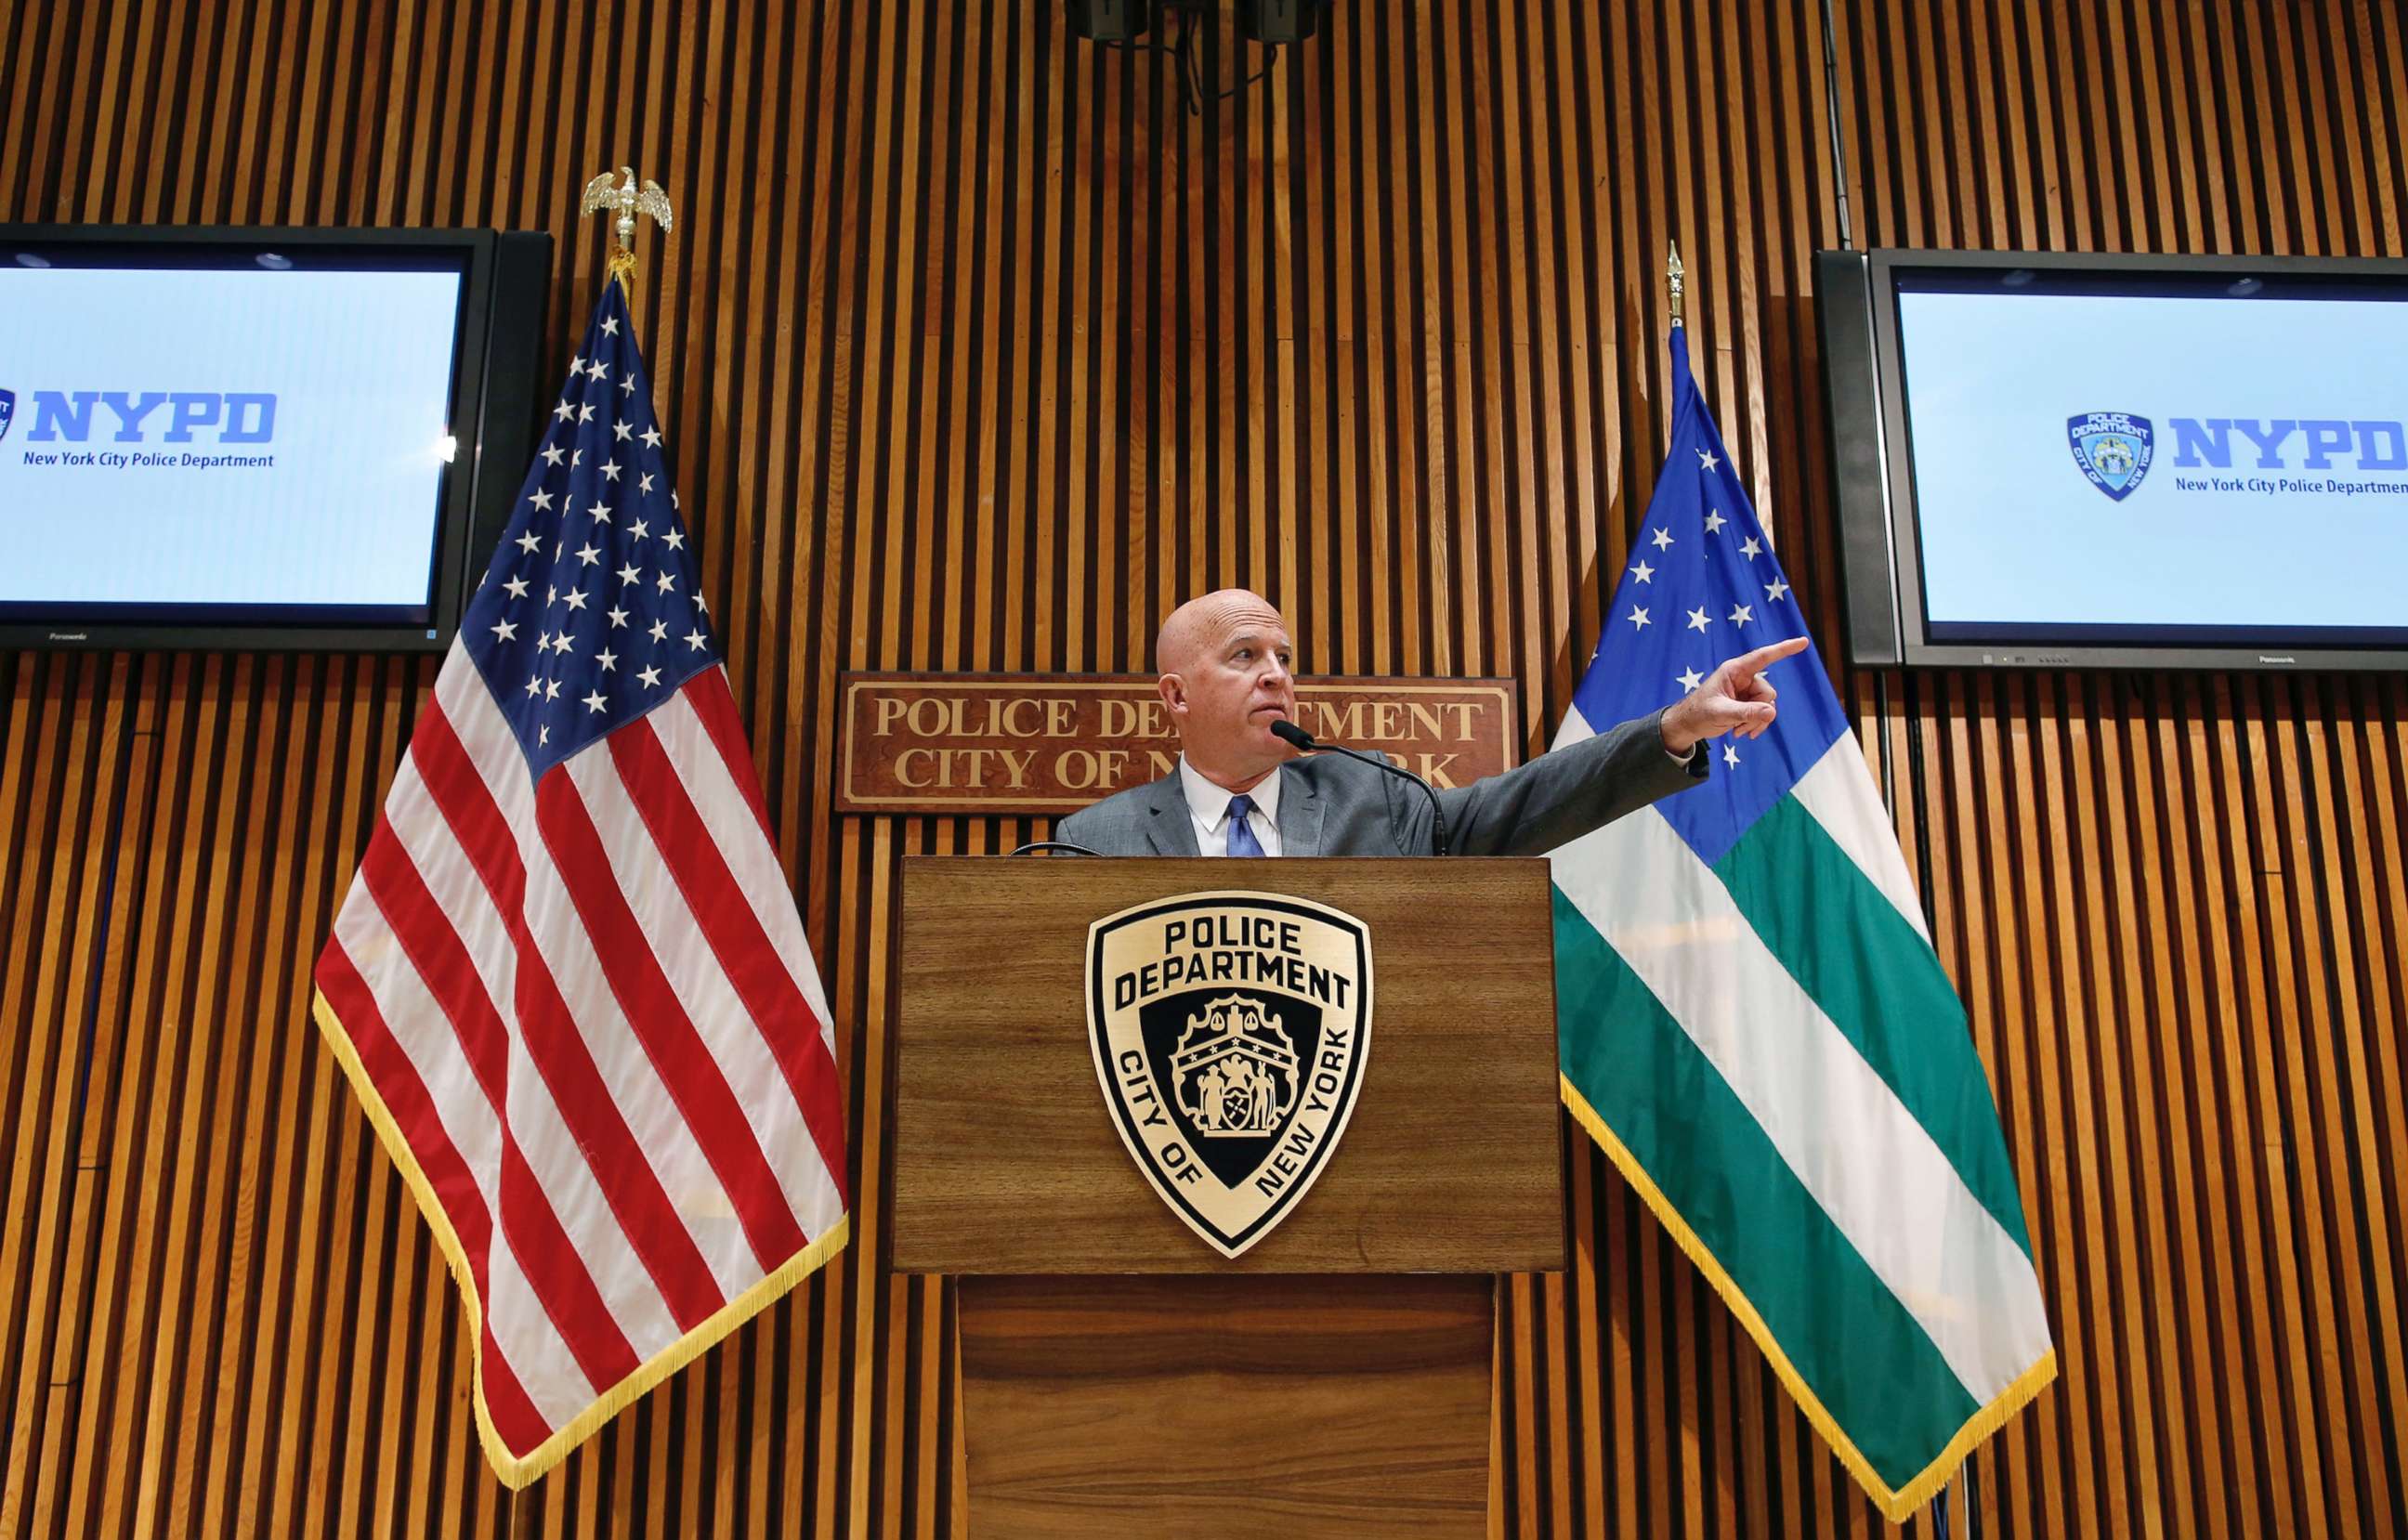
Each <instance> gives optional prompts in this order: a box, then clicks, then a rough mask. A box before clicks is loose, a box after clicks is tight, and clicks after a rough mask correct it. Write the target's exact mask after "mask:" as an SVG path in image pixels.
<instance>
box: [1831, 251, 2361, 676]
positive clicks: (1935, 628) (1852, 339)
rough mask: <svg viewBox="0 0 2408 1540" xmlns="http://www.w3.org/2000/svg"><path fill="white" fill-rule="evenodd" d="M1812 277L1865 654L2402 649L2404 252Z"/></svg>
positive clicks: (1879, 659) (2292, 659) (2107, 658)
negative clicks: (2399, 256) (2377, 256)
mask: <svg viewBox="0 0 2408 1540" xmlns="http://www.w3.org/2000/svg"><path fill="white" fill-rule="evenodd" d="M1815 278H1816V281H1815V303H1816V312H1817V318H1818V323H1819V328H1820V332H1821V337H1822V349H1823V366H1824V382H1825V387H1826V394H1825V400H1826V404H1827V408H1828V414H1829V421H1830V428H1831V434H1832V442H1833V446H1834V451H1835V452H1834V456H1833V467H1834V480H1835V486H1836V492H1837V495H1838V499H1839V510H1840V521H1841V527H1842V536H1843V554H1844V563H1843V565H1844V569H1845V572H1846V576H1847V596H1848V611H1847V613H1848V626H1849V643H1850V649H1851V652H1852V655H1853V656H1854V658H1855V660H1856V662H1857V663H1860V664H1864V665H1867V666H1888V665H1893V664H1899V663H1903V664H1907V665H1933V666H1947V667H1959V666H1973V667H1982V666H1989V667H2067V666H2071V667H2121V668H2220V669H2267V670H2296V669H2403V668H2408V583H2403V582H2402V581H2401V577H2400V575H2401V573H2402V572H2403V571H2408V263H2401V262H2385V261H2359V260H2343V259H2306V258H2267V257H2158V256H2102V255H2080V254H2064V253H2037V252H2012V251H1911V250H1877V251H1825V252H1821V253H1818V254H1817V257H1816V264H1815Z"/></svg>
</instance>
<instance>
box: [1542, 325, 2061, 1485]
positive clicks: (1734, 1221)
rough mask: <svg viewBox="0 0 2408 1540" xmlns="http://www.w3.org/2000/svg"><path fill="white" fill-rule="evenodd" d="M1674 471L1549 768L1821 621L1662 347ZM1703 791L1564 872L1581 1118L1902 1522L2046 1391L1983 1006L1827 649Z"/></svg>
mask: <svg viewBox="0 0 2408 1540" xmlns="http://www.w3.org/2000/svg"><path fill="white" fill-rule="evenodd" d="M1672 385H1673V394H1672V402H1673V405H1672V448H1671V451H1670V456H1669V457H1668V459H1667V460H1666V463H1665V465H1664V472H1663V476H1662V478H1660V479H1659V480H1658V481H1657V482H1656V494H1655V497H1654V498H1653V499H1652V500H1651V501H1650V502H1649V504H1648V506H1647V518H1646V521H1645V523H1644V525H1643V526H1642V527H1641V531H1640V534H1639V539H1638V541H1637V543H1636V544H1635V546H1634V547H1633V548H1632V554H1631V557H1630V564H1629V566H1628V568H1627V571H1625V573H1624V574H1623V577H1622V580H1621V582H1620V583H1619V584H1618V585H1616V587H1615V589H1614V595H1613V607H1612V610H1611V612H1610V614H1609V617H1608V619H1607V620H1606V631H1605V635H1604V637H1603V638H1602V639H1601V641H1600V642H1599V644H1598V650H1597V654H1596V656H1595V657H1594V658H1593V659H1592V660H1591V662H1590V663H1589V667H1588V672H1587V673H1586V674H1585V675H1584V677H1583V678H1582V679H1581V683H1580V688H1579V689H1578V691H1576V692H1574V694H1573V697H1572V710H1571V712H1570V714H1569V715H1568V716H1566V718H1565V719H1564V723H1563V727H1562V730H1561V731H1560V732H1559V733H1558V734H1556V738H1555V743H1556V746H1557V747H1561V746H1562V745H1564V744H1567V743H1574V742H1577V741H1579V740H1580V739H1582V738H1584V737H1586V736H1588V735H1589V734H1591V733H1592V732H1593V731H1594V730H1595V728H1594V727H1593V725H1592V724H1612V723H1614V722H1618V721H1623V720H1627V719H1629V718H1632V717H1637V716H1641V715H1643V714H1645V713H1647V712H1650V711H1653V710H1655V709H1656V707H1658V706H1663V705H1665V704H1666V703H1668V702H1670V701H1673V700H1677V699H1679V698H1680V697H1681V696H1682V695H1683V694H1684V693H1685V692H1687V691H1689V690H1690V689H1693V688H1695V687H1696V685H1697V683H1698V682H1699V679H1701V678H1702V677H1704V676H1705V675H1707V674H1708V673H1711V672H1712V671H1713V667H1714V665H1715V664H1716V663H1719V662H1720V661H1722V660H1723V659H1725V658H1727V657H1730V656H1732V655H1734V654H1736V653H1739V652H1742V651H1745V650H1747V649H1752V648H1756V647H1761V646H1763V645H1765V644H1766V643H1768V642H1774V641H1779V640H1782V639H1784V638H1785V637H1790V636H1797V635H1803V634H1804V632H1805V620H1804V617H1803V616H1802V615H1801V614H1800V613H1799V606H1798V603H1797V600H1796V599H1795V597H1794V596H1793V595H1792V594H1791V593H1790V591H1789V584H1788V581H1787V579H1786V578H1785V577H1784V576H1783V574H1782V570H1781V564H1780V563H1779V561H1778V560H1776V559H1775V557H1774V556H1773V553H1772V548H1771V546H1770V543H1769V542H1768V541H1767V540H1766V539H1765V537H1764V528H1763V526H1762V525H1761V524H1760V523H1758V522H1757V520H1756V510H1755V509H1754V508H1753V507H1751V506H1749V504H1748V500H1747V496H1746V494H1745V492H1742V489H1741V486H1740V482H1739V479H1738V478H1737V477H1736V476H1734V475H1733V474H1732V471H1731V467H1730V464H1729V457H1728V456H1727V454H1726V453H1725V452H1724V448H1723V441H1722V436H1721V435H1720V434H1718V433H1716V432H1715V430H1714V424H1713V420H1712V419H1711V418H1709V417H1708V416H1707V414H1706V409H1705V406H1704V404H1703V403H1702V402H1701V401H1699V398H1698V389H1697V383H1696V381H1695V380H1694V379H1693V378H1691V377H1690V373H1689V362H1688V349H1687V347H1686V344H1685V340H1684V337H1683V335H1682V329H1681V328H1680V327H1678V326H1675V327H1674V328H1673V329H1672ZM1766 677H1767V678H1769V679H1770V680H1771V681H1772V683H1773V684H1774V686H1775V687H1776V688H1777V689H1778V690H1779V691H1780V717H1779V720H1777V721H1775V723H1774V724H1773V726H1772V728H1771V729H1770V731H1769V732H1767V733H1765V734H1763V735H1762V736H1761V737H1758V738H1755V739H1752V740H1747V741H1744V742H1742V741H1739V740H1736V739H1731V738H1725V739H1719V740H1716V741H1714V742H1713V743H1711V744H1709V745H1708V746H1707V751H1708V752H1710V753H1712V754H1713V756H1714V763H1713V777H1712V778H1711V779H1710V780H1708V781H1707V782H1705V783H1704V784H1703V785H1700V786H1698V787H1695V788H1693V789H1692V790H1689V791H1683V792H1680V793H1678V794H1676V795H1674V796H1671V797H1668V798H1666V799H1665V800H1664V801H1662V802H1660V803H1657V804H1656V806H1652V807H1648V808H1644V809H1641V811H1640V812H1638V813H1635V814H1632V815H1631V816H1630V817H1627V818H1625V819H1622V820H1617V821H1616V822H1614V823H1612V824H1609V825H1607V826H1606V827H1605V828H1603V829H1600V830H1598V832H1597V833H1595V834H1590V835H1588V836H1587V837H1585V838H1584V839H1581V840H1579V841H1577V842H1575V843H1573V844H1571V845H1568V846H1566V847H1564V848H1562V849H1560V850H1557V851H1555V853H1554V855H1553V856H1552V857H1551V858H1550V859H1551V861H1552V862H1553V864H1554V868H1555V870H1554V877H1555V975H1556V1010H1557V1018H1558V1026H1559V1031H1560V1037H1561V1045H1562V1048H1561V1051H1562V1057H1563V1095H1564V1101H1565V1102H1566V1104H1568V1105H1570V1107H1571V1109H1572V1111H1573V1113H1574V1115H1575V1116H1577V1117H1578V1118H1579V1119H1580V1120H1581V1121H1582V1123H1583V1124H1584V1125H1585V1126H1586V1127H1587V1129H1588V1131H1589V1133H1590V1134H1592V1135H1593V1136H1595V1138H1596V1139H1597V1141H1598V1145H1599V1146H1600V1147H1601V1148H1603V1149H1604V1150H1605V1151H1606V1153H1607V1154H1608V1155H1609V1156H1611V1157H1612V1158H1613V1162H1614V1163H1615V1164H1616V1165H1617V1166H1619V1167H1620V1168H1621V1170H1622V1174H1623V1176H1625V1177H1626V1178H1627V1180H1628V1181H1629V1182H1630V1184H1631V1186H1632V1187H1633V1188H1634V1189H1636V1190H1637V1191H1639V1192H1640V1193H1641V1195H1642V1196H1643V1197H1645V1199H1646V1200H1647V1203H1648V1205H1649V1206H1650V1207H1652V1208H1653V1209H1655V1211H1656V1217H1657V1218H1658V1219H1661V1220H1662V1221H1663V1223H1664V1225H1665V1228H1666V1229H1668V1230H1669V1231H1670V1232H1671V1233H1672V1235H1673V1237H1674V1238H1675V1239H1676V1240H1677V1241H1678V1242H1679V1243H1680V1245H1681V1248H1682V1249H1683V1250H1684V1251H1686V1252H1687V1253H1688V1255H1689V1258H1690V1260H1691V1261H1693V1262H1696V1263H1697V1265H1698V1267H1699V1269H1700V1270H1701V1271H1702V1272H1703V1273H1704V1274H1705V1276H1706V1277H1707V1279H1708V1280H1709V1281H1711V1282H1712V1283H1713V1286H1714V1289H1715V1290H1716V1292H1718V1293H1720V1294H1721V1295H1722V1297H1723V1298H1724V1300H1725V1301H1726V1302H1727V1303H1728V1304H1729V1305H1730V1307H1731V1309H1732V1311H1733V1312H1734V1313H1735V1314H1736V1315H1737V1316H1738V1317H1739V1319H1740V1321H1741V1323H1742V1324H1743V1325H1744V1326H1745V1327H1746V1328H1747V1330H1748V1332H1749V1333H1750V1334H1751V1335H1753V1336H1754V1337H1755V1338H1756V1344H1757V1346H1759V1347H1762V1348H1763V1350H1764V1354H1765V1357H1766V1358H1767V1359H1769V1360H1770V1362H1771V1364H1772V1367H1773V1369H1774V1370H1775V1371H1776V1372H1777V1373H1778V1374H1779V1375H1780V1376H1781V1378H1782V1382H1783V1383H1784V1384H1785V1385H1786V1386H1788V1388H1789V1390H1790V1393H1791V1394H1792V1395H1794V1396H1796V1397H1797V1398H1798V1402H1799V1405H1800V1406H1802V1407H1803V1408H1804V1409H1805V1411H1806V1415H1807V1417H1808V1418H1809V1419H1811V1420H1812V1421H1813V1424H1814V1426H1815V1428H1816V1429H1817V1430H1818V1431H1819V1432H1820V1433H1822V1435H1823V1436H1824V1438H1825V1439H1827V1440H1828V1442H1829V1443H1830V1445H1831V1447H1832V1448H1833V1449H1834V1450H1835V1451H1836V1452H1837V1453H1838V1454H1839V1456H1840V1459H1841V1461H1842V1462H1843V1463H1845V1464H1846V1466H1847V1467H1848V1470H1849V1471H1850V1473H1851V1474H1853V1475H1854V1476H1856V1479H1857V1480H1858V1481H1859V1482H1861V1483H1862V1484H1863V1486H1864V1488H1865V1490H1867V1491H1868V1492H1870V1493H1871V1495H1872V1497H1873V1500H1874V1501H1875V1502H1876V1503H1877V1504H1880V1506H1881V1508H1882V1510H1883V1511H1884V1512H1885V1514H1887V1515H1888V1516H1889V1517H1890V1518H1891V1519H1903V1518H1905V1517H1906V1516H1907V1515H1908V1514H1910V1513H1912V1512H1914V1509H1916V1508H1918V1507H1920V1506H1921V1505H1922V1504H1924V1503H1925V1502H1926V1501H1928V1499H1929V1498H1930V1496H1931V1495H1932V1494H1933V1493H1934V1492H1935V1491H1937V1490H1940V1488H1941V1487H1942V1485H1943V1484H1945V1482H1946V1481H1947V1479H1948V1477H1949V1476H1950V1474H1951V1473H1952V1472H1954V1471H1955V1469H1956V1467H1957V1464H1958V1463H1960V1462H1962V1461H1963V1460H1964V1458H1965V1456H1966V1455H1967V1453H1968V1452H1970V1451H1971V1448H1972V1447H1973V1446H1974V1445H1976V1444H1978V1443H1979V1442H1980V1441H1981V1440H1982V1439H1983V1438H1985V1437H1986V1436H1987V1435H1988V1434H1989V1433H1991V1432H1992V1431H1993V1430H1994V1429H1996V1428H1997V1427H1998V1426H1999V1425H2000V1423H2001V1422H2003V1421H2004V1420H2006V1419H2007V1418H2008V1417H2009V1416H2011V1415H2013V1413H2014V1411H2015V1409H2016V1408H2018V1407H2020V1406H2021V1405H2024V1404H2025V1403H2026V1402H2028V1401H2029V1400H2030V1399H2031V1398H2032V1397H2033V1396H2034V1395H2035V1394H2037V1393H2038V1392H2039V1390H2041V1388H2042V1386H2044V1385H2046V1384H2047V1383H2048V1382H2049V1380H2051V1379H2052V1378H2054V1377H2055V1376H2056V1374H2057V1354H2056V1350H2055V1348H2054V1347H2053V1346H2052V1345H2051V1343H2050V1340H2049V1331H2048V1319H2047V1317H2046V1315H2045V1313H2044V1312H2043V1310H2042V1302H2041V1291H2040V1279H2039V1276H2038V1275H2037V1274H2036V1273H2035V1272H2034V1271H2033V1268H2032V1259H2031V1240H2030V1237H2029V1235H2028V1233H2027V1232H2026V1229H2025V1224H2024V1211H2023V1201H2022V1197H2021V1195H2020V1194H2019V1193H2018V1192H2017V1191H2016V1188H2015V1176H2014V1167H2013V1166H2012V1165H2011V1164H2010V1163H2009V1162H2008V1159H2007V1149H2006V1141H2005V1139H2004V1137H2003V1136H2002V1134H2000V1127H1999V1118H1998V1112H1997V1110H1996V1108H1995V1107H1994V1106H1993V1105H1992V1104H1991V1100H1990V1088H1989V1082H1988V1080H1987V1079H1986V1078H1985V1077H1984V1074H1983V1069H1982V1062H1981V1060H1980V1058H1979V1057H1978V1056H1977V1055H1976V1054H1975V1052H1974V1050H1973V1043H1972V1039H1971V1036H1970V1035H1969V1034H1968V1033H1967V1031H1966V1025H1965V1011H1964V1007H1963V1005H1961V1004H1959V1002H1958V1001H1957V994H1956V991H1955V990H1954V989H1953V988H1951V986H1950V985H1949V982H1948V979H1947V977H1946V976H1945V975H1944V974H1943V973H1942V971H1941V967H1940V960H1939V958H1938V956H1937V955H1936V954H1935V953H1934V952H1933V951H1932V949H1931V942H1930V939H1929V935H1928V933H1927V931H1926V930H1925V928H1924V921H1923V911H1922V909H1921V907H1920V905H1918V904H1917V903H1916V901H1915V895H1914V889H1913V887H1912V886H1911V884H1910V882H1909V880H1908V877H1907V871H1906V863H1905V861H1904V860H1903V859H1902V858H1901V856H1900V855H1899V848H1898V842H1897V839H1896V838H1895V836H1894V835H1893V834H1892V833H1891V829H1890V824H1889V820H1888V819H1887V817H1886V816H1885V813H1884V811H1883V808H1882V803H1881V799H1880V796H1879V795H1878V793H1877V792H1876V791H1875V790H1874V787H1873V782H1872V777H1871V774H1870V773H1869V772H1868V771H1867V769H1866V766H1865V761H1864V756H1863V753H1862V751H1861V750H1859V749H1858V748H1857V746H1856V737H1855V734H1852V733H1851V732H1850V731H1849V726H1848V720H1847V717H1846V715H1845V713H1844V712H1842V710H1841V707H1840V701H1839V697H1838V696H1837V695H1836V694H1834V693H1833V692H1832V690H1831V686H1830V682H1829V679H1828V676H1827V675H1826V674H1825V672H1824V669H1823V664H1822V662H1821V660H1820V659H1819V657H1818V656H1817V655H1816V654H1815V652H1814V651H1813V649H1812V648H1811V647H1810V648H1809V649H1808V650H1807V651H1805V652H1803V653H1800V654H1799V656H1797V657H1796V658H1794V659H1789V660H1786V661H1785V662H1783V663H1779V664H1776V665H1775V666H1774V667H1773V668H1772V669H1771V670H1770V672H1769V673H1768V674H1767V676H1766Z"/></svg>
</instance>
